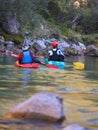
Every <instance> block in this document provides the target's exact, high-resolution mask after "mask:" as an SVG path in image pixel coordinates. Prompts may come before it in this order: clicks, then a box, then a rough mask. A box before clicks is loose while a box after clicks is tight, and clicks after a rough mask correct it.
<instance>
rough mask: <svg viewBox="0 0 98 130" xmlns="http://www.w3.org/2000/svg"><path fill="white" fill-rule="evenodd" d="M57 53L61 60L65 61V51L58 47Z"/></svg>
mask: <svg viewBox="0 0 98 130" xmlns="http://www.w3.org/2000/svg"><path fill="white" fill-rule="evenodd" d="M57 54H58V55H59V56H60V60H61V61H64V59H65V57H64V54H63V52H62V51H61V49H58V51H57Z"/></svg>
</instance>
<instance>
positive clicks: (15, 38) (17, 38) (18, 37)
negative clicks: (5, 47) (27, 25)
mask: <svg viewBox="0 0 98 130" xmlns="http://www.w3.org/2000/svg"><path fill="white" fill-rule="evenodd" d="M0 35H2V36H3V37H4V38H5V39H6V41H14V42H16V43H23V40H24V38H23V36H21V35H19V34H18V35H16V34H13V35H12V34H7V33H5V32H3V31H2V29H0Z"/></svg>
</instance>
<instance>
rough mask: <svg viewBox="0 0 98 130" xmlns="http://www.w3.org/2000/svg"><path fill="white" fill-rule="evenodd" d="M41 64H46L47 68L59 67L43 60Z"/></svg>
mask: <svg viewBox="0 0 98 130" xmlns="http://www.w3.org/2000/svg"><path fill="white" fill-rule="evenodd" d="M41 65H44V66H46V67H47V68H53V69H58V66H56V65H52V64H45V63H44V62H41Z"/></svg>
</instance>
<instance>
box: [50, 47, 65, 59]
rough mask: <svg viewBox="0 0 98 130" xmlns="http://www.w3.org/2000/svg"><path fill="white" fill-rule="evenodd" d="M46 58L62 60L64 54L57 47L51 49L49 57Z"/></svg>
mask: <svg viewBox="0 0 98 130" xmlns="http://www.w3.org/2000/svg"><path fill="white" fill-rule="evenodd" d="M48 60H52V61H64V56H63V53H62V52H61V50H60V49H59V48H57V49H52V50H50V51H49V58H48Z"/></svg>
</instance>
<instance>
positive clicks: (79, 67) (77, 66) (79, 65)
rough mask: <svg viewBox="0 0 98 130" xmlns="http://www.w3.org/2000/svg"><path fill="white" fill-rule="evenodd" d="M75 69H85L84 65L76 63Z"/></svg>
mask: <svg viewBox="0 0 98 130" xmlns="http://www.w3.org/2000/svg"><path fill="white" fill-rule="evenodd" d="M73 65H74V68H75V69H84V67H85V66H84V64H83V63H81V62H74V63H73Z"/></svg>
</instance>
